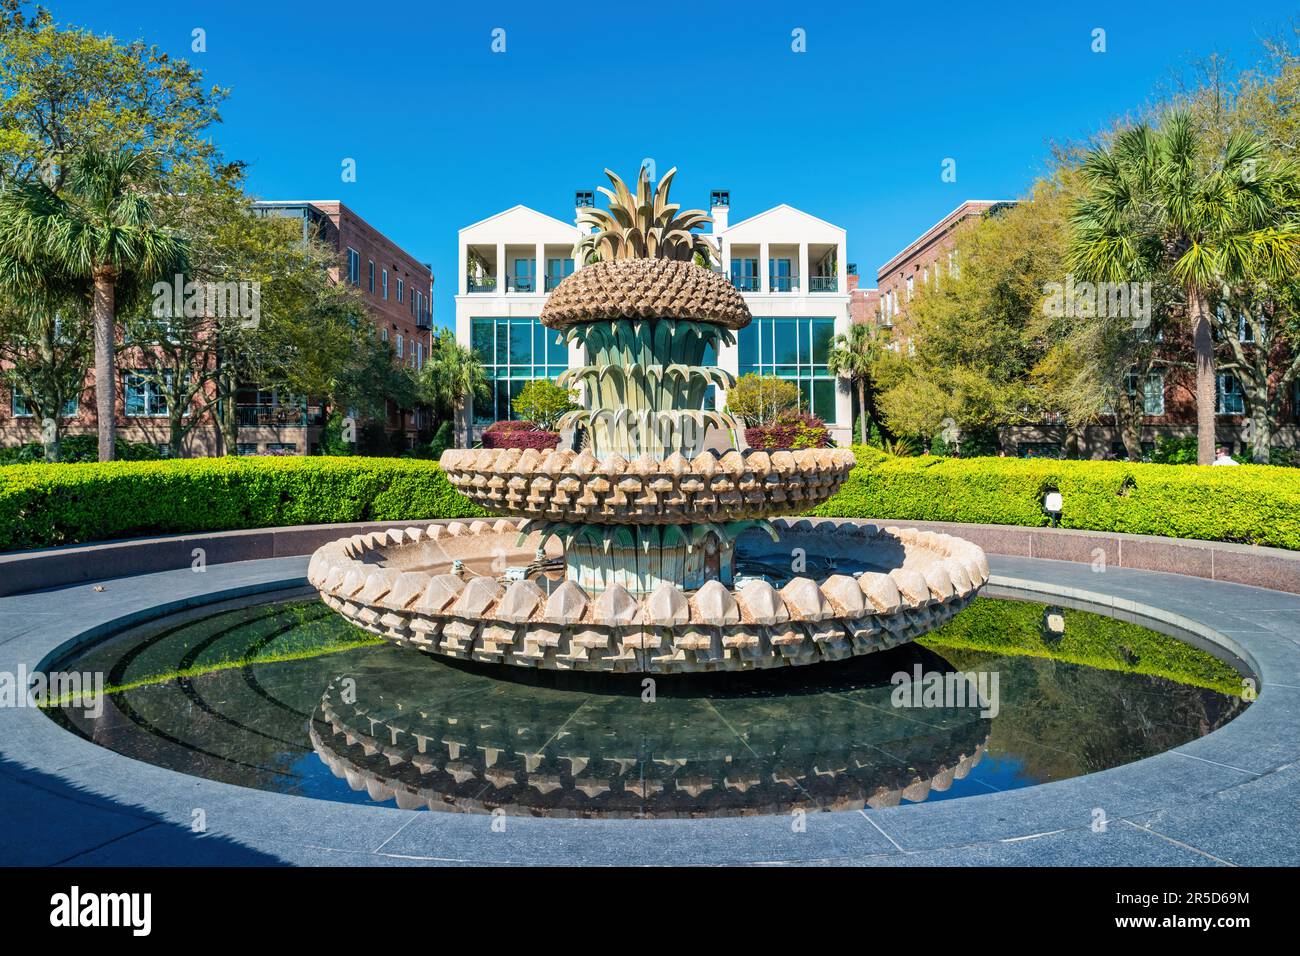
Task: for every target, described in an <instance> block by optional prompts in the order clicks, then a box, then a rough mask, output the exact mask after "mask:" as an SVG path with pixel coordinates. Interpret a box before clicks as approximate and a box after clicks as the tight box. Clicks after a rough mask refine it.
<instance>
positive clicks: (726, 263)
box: [718, 237, 731, 279]
mask: <svg viewBox="0 0 1300 956" xmlns="http://www.w3.org/2000/svg"><path fill="white" fill-rule="evenodd" d="M718 246H719V253H718V261H719V262H720V263H721V264H722V274H723V275H724V276H726V277H727V278H728V279H730V278H731V240H730V239H726V238H722V237H719V239H718Z"/></svg>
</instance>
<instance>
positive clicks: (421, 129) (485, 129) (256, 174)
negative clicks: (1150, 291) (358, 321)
mask: <svg viewBox="0 0 1300 956" xmlns="http://www.w3.org/2000/svg"><path fill="white" fill-rule="evenodd" d="M443 6H444V5H443V4H442V3H427V2H426V3H418V2H404V0H390V2H388V3H385V4H381V5H368V4H363V3H355V2H350V3H342V2H337V0H315V2H310V3H300V2H292V0H275V2H273V3H265V2H264V3H251V2H248V0H233V2H225V3H211V2H204V3H187V2H177V0H166V2H158V0H134V2H132V0H119V2H117V3H113V4H105V3H102V2H100V0H90V2H87V0H67V2H59V0H55V2H53V3H52V4H50V8H51V9H52V10H53V12H54V14H55V16H56V17H57V18H58V19H59V20H61V21H67V22H72V23H76V24H79V25H82V26H87V27H90V28H92V29H94V30H96V31H97V32H111V33H113V34H114V35H116V36H118V37H119V38H122V39H130V38H135V37H143V38H144V39H146V40H148V41H149V42H152V43H156V44H158V45H159V46H160V47H162V48H164V49H166V50H168V51H170V52H172V53H173V54H174V55H177V56H186V57H188V58H189V59H190V60H191V61H193V62H195V63H196V64H197V65H199V66H201V67H202V68H203V69H204V70H205V71H206V73H207V75H208V78H209V79H210V80H212V81H213V82H215V83H219V84H221V85H223V86H228V87H231V88H232V94H231V97H230V99H229V101H228V103H227V105H226V108H225V110H224V123H223V124H222V126H221V127H220V128H218V129H217V130H216V132H215V137H216V139H217V141H218V142H219V143H220V145H221V146H222V148H223V149H224V151H225V152H226V154H227V155H228V156H229V157H231V158H238V159H243V160H245V161H247V162H249V163H250V164H251V171H250V186H251V188H252V190H253V191H254V192H255V193H256V194H257V195H258V196H259V197H260V198H267V199H341V200H342V201H343V202H345V203H347V204H348V205H349V206H351V207H353V208H354V209H356V210H357V211H358V212H359V213H360V214H361V215H363V216H364V217H365V218H366V219H368V220H369V221H370V222H371V223H372V224H373V225H375V226H376V227H378V228H379V229H381V230H382V231H384V232H385V233H387V234H388V235H389V236H391V237H393V238H394V239H396V240H397V241H398V242H399V243H400V244H401V245H402V246H404V247H405V248H406V249H408V250H409V251H410V252H411V253H413V254H414V255H416V256H417V257H418V258H420V259H421V260H423V261H429V262H432V264H433V268H434V276H435V319H436V321H437V322H438V323H439V324H446V323H449V322H450V321H451V320H452V318H453V315H454V308H453V302H452V295H453V292H454V288H455V268H456V230H457V229H459V228H461V227H462V226H465V225H468V224H469V223H471V222H474V221H477V220H479V219H481V218H484V217H485V216H488V215H491V214H492V213H495V212H498V211H500V210H502V209H505V208H507V207H509V206H512V205H514V204H515V203H520V202H522V203H525V204H527V205H530V206H533V207H534V208H537V209H540V210H542V211H543V212H546V213H549V214H551V215H554V216H557V217H560V218H563V219H566V220H568V219H571V218H572V214H573V209H572V200H573V191H574V190H575V189H578V188H593V187H595V186H597V185H602V184H604V178H603V177H602V175H601V170H602V169H603V168H604V167H606V166H609V167H610V168H612V169H614V170H615V171H617V172H619V173H621V174H623V175H624V176H628V177H630V176H632V175H634V174H635V172H636V169H637V167H638V165H639V164H640V162H641V160H642V158H644V157H652V158H653V159H654V160H655V162H656V164H657V166H658V169H659V170H660V172H662V171H664V170H666V169H667V168H668V167H670V166H674V165H676V166H678V167H679V168H680V172H679V174H678V177H677V180H676V182H675V184H674V189H673V194H674V198H675V199H676V200H677V201H679V202H681V203H682V204H683V206H686V207H691V206H705V205H706V204H707V202H708V191H709V190H710V189H711V188H717V187H725V188H729V189H730V190H731V194H732V207H733V209H732V221H737V220H739V219H741V218H745V217H748V216H750V215H752V214H754V213H757V212H761V211H762V210H764V209H767V208H769V207H771V206H773V205H776V204H777V203H781V202H786V203H789V204H791V205H793V206H797V207H799V208H802V209H805V210H807V211H808V212H810V213H813V214H814V215H817V216H821V217H822V218H825V219H829V220H831V221H832V222H835V223H836V224H838V225H841V226H843V227H844V228H846V229H847V230H848V235H849V249H848V260H849V261H850V262H855V263H857V264H858V271H859V273H860V274H861V275H862V276H863V280H864V284H874V277H875V272H876V269H877V268H879V266H880V265H881V264H883V263H884V262H885V261H886V260H887V259H888V258H889V257H890V256H892V255H893V254H894V253H895V252H897V251H898V250H899V249H900V248H902V247H903V246H904V245H905V244H906V243H907V242H908V241H910V240H911V239H913V238H915V237H916V236H917V235H918V234H919V233H920V232H921V231H922V230H924V229H925V228H926V227H928V226H930V225H931V224H933V223H934V222H935V221H936V220H937V219H938V218H939V217H941V216H942V215H943V214H944V213H946V212H948V211H949V210H951V209H952V208H953V207H955V206H956V205H957V204H958V203H959V202H960V201H961V200H963V199H967V198H974V199H1000V198H1007V197H1015V196H1019V195H1022V194H1023V193H1024V192H1025V190H1026V189H1027V188H1028V186H1029V185H1030V184H1031V183H1032V182H1033V179H1034V177H1035V176H1036V175H1038V174H1040V173H1041V172H1042V171H1043V170H1044V168H1045V166H1044V163H1045V157H1046V156H1047V154H1048V148H1049V144H1050V143H1051V142H1052V141H1053V140H1065V139H1073V138H1079V137H1086V136H1088V135H1089V134H1091V133H1092V132H1094V131H1095V130H1097V129H1099V128H1101V127H1103V126H1104V125H1106V123H1107V121H1108V120H1109V119H1110V118H1111V117H1114V116H1117V115H1121V114H1123V113H1125V112H1127V111H1130V110H1132V109H1135V108H1138V107H1140V106H1141V105H1142V104H1143V103H1144V102H1146V101H1147V100H1148V99H1149V97H1150V96H1151V95H1152V94H1153V92H1155V91H1156V90H1157V89H1158V87H1159V86H1160V85H1161V84H1162V83H1167V82H1168V81H1169V80H1170V78H1171V76H1172V75H1173V74H1174V73H1175V72H1176V71H1179V70H1185V69H1187V68H1188V67H1189V66H1190V65H1191V64H1192V63H1193V62H1194V61H1195V60H1197V59H1199V58H1201V57H1203V56H1206V55H1207V54H1209V53H1211V52H1215V51H1218V52H1220V53H1226V54H1227V55H1229V57H1230V58H1231V60H1232V62H1233V63H1234V64H1236V65H1237V66H1246V65H1250V64H1253V63H1254V62H1255V61H1256V59H1257V58H1258V57H1259V54H1260V40H1261V39H1263V38H1265V37H1267V36H1270V35H1273V34H1274V33H1276V32H1277V31H1278V30H1280V29H1282V28H1283V27H1285V26H1286V24H1287V22H1288V18H1289V17H1290V16H1292V15H1294V14H1295V13H1296V8H1295V6H1294V4H1293V3H1285V2H1275V0H1253V2H1252V3H1250V4H1244V3H1239V4H1224V3H1221V2H1201V0H1183V2H1178V3H1167V2H1164V0H1154V2H1142V3H1133V2H1132V0H1129V2H1125V3H1109V2H1102V3H1088V4H1056V3H1043V2H1041V0H1016V2H1003V3H997V4H994V3H987V2H983V3H962V4H944V3H930V4H906V5H901V6H899V5H886V6H884V8H883V9H873V8H870V7H866V6H865V5H857V4H848V3H845V4H834V3H822V4H810V3H801V4H796V3H764V2H751V3H746V4H724V5H711V4H686V5H675V4H667V3H654V2H647V3H640V4H581V3H579V4H573V3H532V4H517V3H493V4H486V3H468V4H465V3H461V4H447V5H446V6H447V7H449V8H450V9H439V8H441V7H443ZM1098 27H1099V28H1102V29H1104V30H1105V31H1106V52H1105V53H1093V52H1092V50H1091V44H1092V31H1093V30H1094V28H1098ZM195 28H202V29H203V30H205V31H206V39H207V51H206V52H203V53H193V52H191V49H190V48H191V32H192V30H194V29H195ZM495 28H501V29H504V30H505V31H506V32H505V42H506V50H505V52H504V53H493V52H492V50H491V43H492V31H493V30H494V29H495ZM795 28H800V29H802V30H804V31H805V35H806V50H807V51H806V52H805V53H798V54H796V53H794V52H792V50H791V43H792V40H791V31H792V30H794V29H795ZM344 158H352V159H355V160H356V164H357V180H356V182H355V183H344V182H342V180H341V176H340V171H341V163H342V161H343V159H344ZM946 158H952V159H954V160H956V164H957V165H956V171H957V180H956V182H954V183H945V182H943V181H942V180H941V177H940V172H941V164H942V162H943V160H944V159H946Z"/></svg>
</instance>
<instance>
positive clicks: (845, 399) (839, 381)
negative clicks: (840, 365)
mask: <svg viewBox="0 0 1300 956" xmlns="http://www.w3.org/2000/svg"><path fill="white" fill-rule="evenodd" d="M843 262H844V260H843V258H841V259H840V263H841V265H840V275H841V276H843V275H844V274H845V273H844V267H843ZM843 281H844V280H843V279H842V278H841V279H840V282H841V283H842V282H843ZM843 289H844V286H843V285H841V286H840V291H843ZM851 321H852V318H851V316H850V315H849V306H848V302H847V301H846V302H845V304H844V305H843V306H842V307H841V308H840V312H839V314H837V315H836V316H835V334H836V335H845V334H847V333H848V331H849V323H850V322H851ZM852 388H853V383H852V382H851V381H850V380H849V379H847V378H843V377H841V376H838V375H837V376H836V377H835V424H836V425H837V426H838V428H837V429H836V434H835V440H836V442H838V443H839V444H841V445H845V444H848V443H849V441H846V439H850V434H849V433H850V432H852V431H853V392H852ZM851 440H854V441H856V438H852V439H851Z"/></svg>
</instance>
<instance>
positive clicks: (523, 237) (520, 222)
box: [460, 204, 578, 243]
mask: <svg viewBox="0 0 1300 956" xmlns="http://www.w3.org/2000/svg"><path fill="white" fill-rule="evenodd" d="M460 236H461V238H462V239H463V240H465V241H466V242H496V241H498V240H500V241H503V242H512V243H513V242H520V243H525V242H573V241H574V240H575V239H576V238H577V236H578V227H577V226H575V225H574V224H573V223H571V222H564V221H562V220H560V219H556V218H555V217H554V216H548V215H546V213H543V212H538V211H537V210H536V209H530V208H529V207H528V206H525V205H523V204H520V205H517V206H511V207H510V208H509V209H505V210H502V211H501V212H499V213H496V214H495V215H492V216H488V217H487V218H486V219H480V220H479V221H478V222H476V223H473V224H472V225H469V226H466V227H465V228H463V229H462V230H460Z"/></svg>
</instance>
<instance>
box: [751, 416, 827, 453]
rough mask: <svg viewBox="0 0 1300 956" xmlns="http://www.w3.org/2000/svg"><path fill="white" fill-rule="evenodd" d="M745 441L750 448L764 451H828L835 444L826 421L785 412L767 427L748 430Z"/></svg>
mask: <svg viewBox="0 0 1300 956" xmlns="http://www.w3.org/2000/svg"><path fill="white" fill-rule="evenodd" d="M745 441H746V443H748V445H749V447H750V448H761V449H763V450H764V451H777V450H789V449H797V448H827V447H829V446H830V445H831V444H832V442H831V433H830V429H828V428H827V427H826V423H825V422H824V421H822V420H821V419H820V418H818V417H817V416H816V415H808V414H806V413H801V412H797V411H785V412H782V413H781V414H780V415H778V416H777V417H776V418H775V419H774V420H773V421H771V422H769V423H768V424H766V425H754V426H752V427H750V428H746V429H745Z"/></svg>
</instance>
